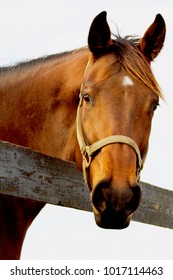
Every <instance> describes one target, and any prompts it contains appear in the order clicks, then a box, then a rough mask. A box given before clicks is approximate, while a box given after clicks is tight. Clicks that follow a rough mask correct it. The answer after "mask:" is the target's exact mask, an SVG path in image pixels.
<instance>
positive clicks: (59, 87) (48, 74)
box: [0, 49, 88, 161]
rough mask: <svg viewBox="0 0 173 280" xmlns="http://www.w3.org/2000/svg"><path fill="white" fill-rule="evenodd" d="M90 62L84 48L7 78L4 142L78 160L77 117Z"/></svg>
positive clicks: (3, 82) (0, 129) (2, 86)
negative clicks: (83, 82) (84, 76)
mask: <svg viewBox="0 0 173 280" xmlns="http://www.w3.org/2000/svg"><path fill="white" fill-rule="evenodd" d="M87 60H88V51H87V49H83V50H78V51H76V52H73V53H69V54H65V55H64V56H62V57H61V58H59V57H57V58H54V59H52V60H50V61H46V62H42V63H40V65H39V64H38V65H35V66H31V67H29V66H27V67H26V66H25V67H23V68H22V67H21V69H19V70H15V71H14V73H12V74H11V75H12V77H10V74H9V73H7V75H4V78H3V79H2V78H1V81H0V93H1V92H3V91H5V94H6V96H5V97H4V99H5V98H7V99H8V98H9V100H8V102H6V108H5V105H4V108H3V110H2V111H4V112H5V111H6V112H5V113H4V115H3V117H2V123H0V135H1V137H2V138H1V140H6V141H9V142H13V143H16V144H18V145H22V146H27V147H30V148H32V149H35V150H38V151H40V152H43V153H45V154H47V155H50V156H55V157H59V158H62V159H67V160H73V161H76V158H77V157H78V150H77V149H76V148H77V142H76V136H75V134H76V133H75V118H76V110H77V105H78V95H79V90H80V85H81V82H82V78H83V74H84V70H85V66H86V63H87ZM15 75H16V76H15ZM4 103H5V102H4ZM0 122H1V121H0ZM4 123H5V124H6V127H5V129H3V125H4Z"/></svg>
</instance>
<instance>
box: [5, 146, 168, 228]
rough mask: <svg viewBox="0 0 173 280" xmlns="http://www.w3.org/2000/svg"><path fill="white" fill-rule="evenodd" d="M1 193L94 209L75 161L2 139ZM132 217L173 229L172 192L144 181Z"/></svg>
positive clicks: (81, 208) (139, 220)
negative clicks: (139, 200) (140, 195)
mask: <svg viewBox="0 0 173 280" xmlns="http://www.w3.org/2000/svg"><path fill="white" fill-rule="evenodd" d="M0 162H1V164H0V193H2V194H6V195H12V196H17V197H23V198H29V199H34V200H38V201H43V202H46V203H50V204H55V205H61V206H65V207H72V208H76V209H80V210H85V211H91V206H90V200H89V193H88V190H87V188H86V186H85V185H84V182H83V176H82V174H81V173H80V172H79V171H78V170H77V168H76V165H75V164H74V163H72V162H67V161H62V160H59V159H56V158H52V157H49V156H46V155H43V154H41V153H39V152H35V151H33V150H30V149H27V148H23V147H19V146H16V145H12V144H9V143H7V142H0ZM141 186H142V201H141V204H140V207H139V208H138V210H137V211H136V212H135V214H134V215H133V220H135V221H138V222H142V223H147V224H152V225H157V226H162V227H167V228H171V229H173V191H170V190H167V189H163V188H159V187H156V186H153V185H150V184H147V183H143V182H141Z"/></svg>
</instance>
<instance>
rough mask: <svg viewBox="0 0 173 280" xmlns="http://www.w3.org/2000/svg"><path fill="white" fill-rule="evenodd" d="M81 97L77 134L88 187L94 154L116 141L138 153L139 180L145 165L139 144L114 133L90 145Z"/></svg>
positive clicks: (77, 118) (137, 171) (137, 170)
mask: <svg viewBox="0 0 173 280" xmlns="http://www.w3.org/2000/svg"><path fill="white" fill-rule="evenodd" d="M88 65H89V62H88V64H87V66H86V69H87V68H88ZM86 69H85V74H86ZM85 74H84V76H85ZM82 88H83V84H82V85H81V91H82ZM79 97H80V101H79V105H78V109H77V117H76V134H77V140H78V144H79V148H80V151H81V154H82V157H83V164H82V167H83V176H84V180H85V183H86V185H87V187H88V188H89V190H90V191H91V185H90V181H89V166H90V164H91V161H92V159H93V157H94V154H95V153H96V151H98V150H100V149H101V148H103V147H105V146H107V145H110V144H115V143H120V144H126V145H128V146H130V147H131V148H132V149H133V150H134V152H135V153H136V156H137V168H136V175H137V180H138V181H139V177H140V171H141V169H142V167H143V163H144V159H142V157H141V153H140V150H139V148H138V145H137V144H136V142H135V141H134V140H133V139H132V138H130V137H128V136H125V135H112V136H108V137H106V138H103V139H101V140H99V141H97V142H95V143H93V144H92V145H90V146H88V145H87V144H86V142H85V140H84V136H83V131H82V124H81V111H82V103H83V102H82V101H83V97H82V95H81V94H80V95H79Z"/></svg>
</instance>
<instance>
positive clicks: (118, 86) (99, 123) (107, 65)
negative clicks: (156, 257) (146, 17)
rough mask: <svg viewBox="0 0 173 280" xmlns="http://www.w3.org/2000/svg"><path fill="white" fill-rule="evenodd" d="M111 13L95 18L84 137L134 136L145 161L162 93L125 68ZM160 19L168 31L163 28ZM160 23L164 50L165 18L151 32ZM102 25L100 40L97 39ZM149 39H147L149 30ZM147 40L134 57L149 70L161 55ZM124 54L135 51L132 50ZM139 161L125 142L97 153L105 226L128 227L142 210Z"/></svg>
mask: <svg viewBox="0 0 173 280" xmlns="http://www.w3.org/2000/svg"><path fill="white" fill-rule="evenodd" d="M105 16H106V14H105V13H102V14H100V15H99V16H98V17H97V18H96V19H95V20H94V22H93V24H92V26H91V29H90V33H89V48H90V50H91V52H92V55H91V58H90V62H89V64H88V66H87V69H86V73H85V76H84V82H83V88H82V92H81V95H82V111H81V124H82V131H83V136H84V139H85V142H86V143H87V144H88V145H91V144H93V143H95V142H97V141H98V140H100V139H103V138H105V137H108V136H111V135H125V136H128V137H130V138H131V139H133V140H134V141H135V142H136V144H137V146H138V148H139V150H140V154H141V157H142V159H144V157H145V156H146V152H147V147H148V139H149V134H150V128H151V120H152V117H153V112H154V111H155V109H156V108H157V105H158V102H159V97H158V94H157V93H156V90H154V89H155V88H154V87H153V86H152V83H154V82H153V81H152V82H151V81H150V82H151V87H150V86H148V85H146V83H147V82H145V79H144V82H143V81H142V79H138V78H137V75H138V73H137V74H136V77H135V75H133V74H130V72H129V71H128V70H127V69H126V66H125V65H124V66H123V61H122V58H121V59H120V56H121V55H122V54H121V55H120V54H118V52H117V53H116V49H115V50H114V51H113V48H112V45H111V40H110V31H109V28H108V25H107V23H106V19H105ZM158 21H159V24H160V28H161V30H162V32H161V30H160V29H159V30H158V26H157V22H158ZM97 23H98V24H97ZM161 23H162V24H161ZM156 26H157V33H158V36H155V34H154V31H153V33H152V34H154V37H155V40H157V41H158V40H160V47H159V48H158V43H157V53H158V52H159V51H160V49H161V47H162V44H163V38H161V36H159V34H160V33H162V37H164V35H163V33H164V32H163V29H164V28H165V27H164V21H163V20H162V18H161V17H159V19H158V18H157V19H156V20H155V22H154V23H153V25H152V27H150V29H149V30H150V31H151V28H153V30H155V28H156ZM96 29H97V33H96V34H97V35H96V36H97V38H95V37H94V34H95V32H96ZM98 31H99V32H100V33H99V32H98ZM103 33H104V36H103ZM101 34H102V35H101ZM148 34H149V31H148ZM144 37H147V36H146V34H145V36H144ZM156 37H157V38H158V39H156ZM147 39H148V37H147ZM150 39H151V38H150ZM142 40H143V41H142ZM142 40H141V43H140V45H139V46H134V47H133V48H134V50H135V48H136V52H137V54H136V56H134V58H133V59H135V58H136V59H138V58H139V59H140V61H139V65H140V63H143V64H144V65H145V66H146V71H148V70H149V69H150V68H149V60H151V58H153V56H156V48H154V47H152V48H151V50H150V54H146V53H145V52H144V50H143V51H142V47H143V48H144V44H146V39H145V38H143V39H142ZM117 42H118V41H117ZM112 44H113V43H112ZM114 44H116V43H115V42H114ZM150 44H151V43H150ZM153 45H154V46H155V45H156V44H153ZM129 46H130V45H129ZM121 47H123V44H122V45H121ZM145 47H146V46H145ZM111 48H112V49H111ZM117 48H118V47H117ZM130 48H132V46H130ZM139 49H140V51H139ZM107 50H109V51H107ZM137 50H138V51H137ZM147 50H148V48H147ZM140 53H141V57H140ZM142 53H143V54H142ZM152 53H153V56H152ZM124 54H125V55H126V56H128V55H129V54H128V52H126V53H124ZM144 56H146V58H145V57H144ZM133 59H132V60H133ZM129 62H130V60H129ZM139 65H138V66H137V64H136V67H137V68H139V69H135V71H137V72H138V70H140V71H141V70H142V66H141V69H140V66H139ZM132 67H134V66H132ZM135 71H134V72H135ZM143 71H144V69H143ZM132 73H133V71H132ZM149 73H150V74H151V72H150V71H149ZM148 75H149V74H148ZM144 76H145V74H144ZM151 77H152V74H151ZM149 78H150V76H149ZM156 87H157V85H156ZM137 165H138V159H137V155H136V153H135V151H134V149H133V148H132V147H131V146H129V145H127V144H125V143H112V144H108V145H105V146H104V147H102V148H101V149H99V150H98V151H97V152H96V153H95V154H94V155H93V158H92V161H91V164H90V166H89V168H88V169H89V170H88V185H89V188H90V191H91V203H92V206H93V211H94V214H95V219H96V223H97V224H98V225H99V226H100V227H103V228H124V227H127V226H128V224H129V222H130V217H131V215H132V213H133V212H134V211H135V210H136V209H137V207H138V205H139V202H140V198H141V190H140V187H139V184H138V183H139V180H138V172H137V169H138V166H137Z"/></svg>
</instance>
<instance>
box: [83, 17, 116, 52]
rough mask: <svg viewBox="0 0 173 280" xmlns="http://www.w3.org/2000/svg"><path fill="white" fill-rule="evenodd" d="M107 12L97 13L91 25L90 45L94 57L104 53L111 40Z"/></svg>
mask: <svg viewBox="0 0 173 280" xmlns="http://www.w3.org/2000/svg"><path fill="white" fill-rule="evenodd" d="M106 15H107V13H106V12H101V13H100V14H99V15H97V16H96V17H95V18H94V20H93V22H92V24H91V27H90V30H89V35H88V46H89V49H90V51H91V52H92V54H93V56H94V57H98V56H100V55H102V53H104V52H105V51H106V50H107V49H108V47H109V45H110V42H111V32H110V28H109V25H108V23H107V20H106Z"/></svg>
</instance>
